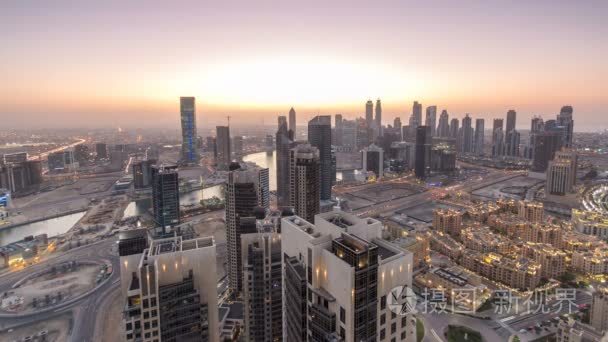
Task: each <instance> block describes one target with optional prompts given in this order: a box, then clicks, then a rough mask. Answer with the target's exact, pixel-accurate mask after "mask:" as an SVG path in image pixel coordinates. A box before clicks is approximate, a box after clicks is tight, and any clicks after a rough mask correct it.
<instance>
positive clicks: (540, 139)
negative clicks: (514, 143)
mask: <svg viewBox="0 0 608 342" xmlns="http://www.w3.org/2000/svg"><path fill="white" fill-rule="evenodd" d="M534 140H535V141H534V154H533V155H534V159H533V160H532V171H535V172H545V170H547V166H548V165H549V161H550V160H552V159H553V157H554V156H555V152H557V151H559V150H560V149H561V148H562V132H560V131H544V132H540V133H538V134H536V136H535V139H534Z"/></svg>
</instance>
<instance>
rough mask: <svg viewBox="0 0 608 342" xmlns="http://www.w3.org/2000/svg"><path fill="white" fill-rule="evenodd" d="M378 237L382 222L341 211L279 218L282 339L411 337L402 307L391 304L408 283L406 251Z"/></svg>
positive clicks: (409, 255) (408, 256) (411, 324)
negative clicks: (312, 218) (310, 217)
mask: <svg viewBox="0 0 608 342" xmlns="http://www.w3.org/2000/svg"><path fill="white" fill-rule="evenodd" d="M381 236H382V223H381V222H379V221H377V220H375V219H372V218H364V219H363V218H359V217H356V216H354V215H351V214H348V213H344V212H341V211H331V212H327V213H323V214H319V215H316V217H315V224H312V223H310V222H308V221H306V220H304V219H303V218H300V217H298V216H291V217H286V218H283V219H282V222H281V250H282V255H283V279H284V283H283V297H284V301H283V307H284V309H283V313H284V317H285V318H284V325H285V327H284V331H285V335H284V336H283V340H284V341H307V340H308V341H397V340H399V341H408V342H410V341H416V331H415V319H413V317H412V316H411V314H408V312H407V310H408V308H407V307H406V308H405V309H404V311H403V313H400V314H396V313H394V312H392V311H391V305H390V303H391V300H392V298H394V297H391V296H401V299H403V298H404V297H405V296H406V294H407V292H406V290H403V288H404V287H406V288H410V287H411V277H412V276H411V272H412V253H411V252H407V251H405V250H403V249H401V248H399V247H397V246H395V245H393V244H391V243H389V242H387V241H385V240H383V239H382V237H381ZM396 287H399V289H400V291H399V292H398V293H395V292H391V291H392V290H393V289H394V288H396ZM401 290H403V291H404V292H405V293H404V292H401Z"/></svg>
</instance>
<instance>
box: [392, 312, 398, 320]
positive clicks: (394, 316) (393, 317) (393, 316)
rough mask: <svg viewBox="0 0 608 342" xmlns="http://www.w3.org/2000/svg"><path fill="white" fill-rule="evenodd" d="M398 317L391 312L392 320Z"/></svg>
mask: <svg viewBox="0 0 608 342" xmlns="http://www.w3.org/2000/svg"><path fill="white" fill-rule="evenodd" d="M396 317H397V314H396V313H395V312H393V311H391V319H395V318H396Z"/></svg>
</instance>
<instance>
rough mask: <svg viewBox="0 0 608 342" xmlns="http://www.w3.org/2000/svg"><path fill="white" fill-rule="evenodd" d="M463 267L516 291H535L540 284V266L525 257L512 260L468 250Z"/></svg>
mask: <svg viewBox="0 0 608 342" xmlns="http://www.w3.org/2000/svg"><path fill="white" fill-rule="evenodd" d="M461 265H462V266H464V267H465V268H467V269H469V270H471V271H473V272H475V273H477V274H479V275H481V276H484V277H486V278H488V279H490V280H493V281H496V282H500V283H503V284H505V285H507V286H509V287H511V288H515V289H534V288H535V287H536V286H537V285H538V283H539V282H540V265H539V264H537V263H536V262H534V261H532V260H530V259H528V258H524V257H520V258H517V259H511V258H507V257H505V256H503V255H500V254H497V253H480V252H477V251H473V250H466V251H465V252H464V253H462V258H461Z"/></svg>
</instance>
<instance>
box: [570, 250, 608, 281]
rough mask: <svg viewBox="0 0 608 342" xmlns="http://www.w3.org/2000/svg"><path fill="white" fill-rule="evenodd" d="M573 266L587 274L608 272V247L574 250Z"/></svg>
mask: <svg viewBox="0 0 608 342" xmlns="http://www.w3.org/2000/svg"><path fill="white" fill-rule="evenodd" d="M572 268H574V269H575V270H577V271H579V272H583V273H585V274H591V275H600V274H608V247H606V246H604V247H598V248H595V249H593V250H590V251H575V252H573V253H572Z"/></svg>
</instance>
